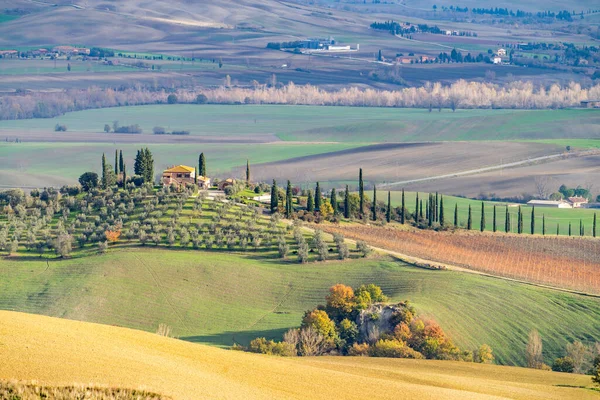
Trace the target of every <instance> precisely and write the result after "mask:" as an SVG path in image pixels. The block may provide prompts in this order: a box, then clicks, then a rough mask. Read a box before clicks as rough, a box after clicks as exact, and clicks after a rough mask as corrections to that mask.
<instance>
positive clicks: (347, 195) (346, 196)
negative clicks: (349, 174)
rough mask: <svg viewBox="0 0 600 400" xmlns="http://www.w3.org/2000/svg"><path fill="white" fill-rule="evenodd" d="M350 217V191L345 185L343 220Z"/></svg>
mask: <svg viewBox="0 0 600 400" xmlns="http://www.w3.org/2000/svg"><path fill="white" fill-rule="evenodd" d="M350 215H352V211H351V210H350V190H349V189H348V185H346V193H345V194H344V218H346V219H348V218H350Z"/></svg>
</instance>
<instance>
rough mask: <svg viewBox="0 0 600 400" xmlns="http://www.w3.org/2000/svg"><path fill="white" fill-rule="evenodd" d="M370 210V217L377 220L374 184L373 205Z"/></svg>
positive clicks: (374, 187)
mask: <svg viewBox="0 0 600 400" xmlns="http://www.w3.org/2000/svg"><path fill="white" fill-rule="evenodd" d="M371 212H372V214H371V219H372V220H373V221H377V187H376V186H375V185H373V207H372V208H371Z"/></svg>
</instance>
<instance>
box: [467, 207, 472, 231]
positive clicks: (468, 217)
mask: <svg viewBox="0 0 600 400" xmlns="http://www.w3.org/2000/svg"><path fill="white" fill-rule="evenodd" d="M471 228H473V216H472V215H471V205H470V204H469V214H468V216H467V229H468V230H471Z"/></svg>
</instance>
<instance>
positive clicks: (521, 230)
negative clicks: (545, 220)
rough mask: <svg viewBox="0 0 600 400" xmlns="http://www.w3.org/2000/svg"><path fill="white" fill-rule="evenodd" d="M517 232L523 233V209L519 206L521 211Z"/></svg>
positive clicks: (518, 217)
mask: <svg viewBox="0 0 600 400" xmlns="http://www.w3.org/2000/svg"><path fill="white" fill-rule="evenodd" d="M517 233H518V234H521V233H523V210H522V209H521V206H519V212H518V214H517Z"/></svg>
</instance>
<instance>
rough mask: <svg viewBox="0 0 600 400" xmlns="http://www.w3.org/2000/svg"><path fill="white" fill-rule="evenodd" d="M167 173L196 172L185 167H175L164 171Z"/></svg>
mask: <svg viewBox="0 0 600 400" xmlns="http://www.w3.org/2000/svg"><path fill="white" fill-rule="evenodd" d="M165 172H167V173H185V172H190V173H192V172H196V168H192V167H188V166H187V165H177V166H175V167H172V168H169V169H167V170H165Z"/></svg>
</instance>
